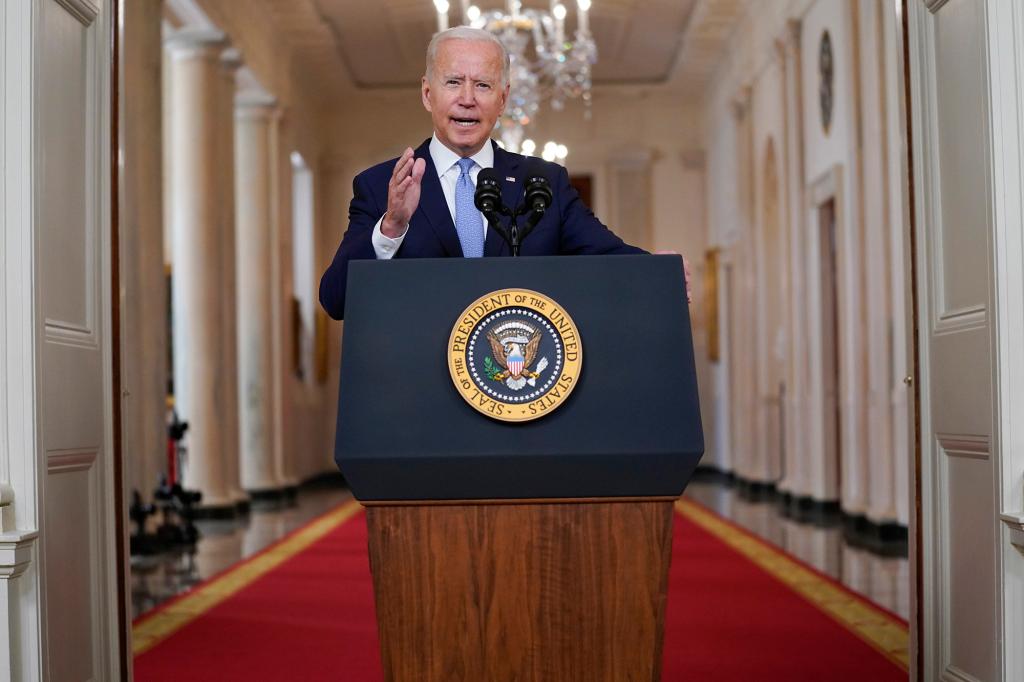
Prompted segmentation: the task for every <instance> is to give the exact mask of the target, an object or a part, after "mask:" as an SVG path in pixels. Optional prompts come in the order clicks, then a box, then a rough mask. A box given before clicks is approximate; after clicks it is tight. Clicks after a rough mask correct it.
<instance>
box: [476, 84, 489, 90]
mask: <svg viewBox="0 0 1024 682" xmlns="http://www.w3.org/2000/svg"><path fill="white" fill-rule="evenodd" d="M476 87H478V88H480V89H481V90H490V89H491V84H490V83H477V84H476Z"/></svg>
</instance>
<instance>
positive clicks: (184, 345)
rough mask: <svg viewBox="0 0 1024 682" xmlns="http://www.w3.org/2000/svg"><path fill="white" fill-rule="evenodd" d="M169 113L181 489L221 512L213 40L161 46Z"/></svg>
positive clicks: (217, 42)
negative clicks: (167, 64)
mask: <svg viewBox="0 0 1024 682" xmlns="http://www.w3.org/2000/svg"><path fill="white" fill-rule="evenodd" d="M167 46H168V48H169V49H170V50H171V59H172V63H171V79H172V93H173V103H172V107H173V113H172V116H171V131H170V136H169V137H170V150H169V151H170V154H171V159H170V167H171V177H170V183H169V184H170V196H169V197H168V198H169V200H170V202H171V207H170V215H171V221H172V225H171V229H172V231H173V237H172V242H173V252H174V258H173V262H174V270H173V273H172V279H171V282H172V285H171V295H172V300H173V303H172V305H173V315H174V339H173V343H174V359H173V360H174V395H175V403H176V406H177V409H178V413H179V414H180V415H181V417H182V418H183V419H185V420H187V421H188V422H189V431H188V434H187V437H186V443H187V446H188V459H187V463H186V465H185V467H184V483H185V485H186V486H187V487H188V488H191V489H196V490H199V491H201V492H202V494H203V501H202V506H203V507H209V508H214V509H218V510H220V509H223V510H227V509H228V508H233V506H234V499H233V498H232V495H231V487H230V485H229V483H228V478H227V463H226V459H227V458H226V456H225V451H224V438H223V433H224V423H223V415H224V410H223V404H224V400H225V398H226V389H225V380H226V373H225V371H224V366H223V361H224V352H223V348H222V344H223V343H224V333H225V325H224V319H223V308H222V306H223V300H222V290H223V278H222V275H221V269H222V267H223V259H222V256H221V238H222V237H221V229H220V228H221V215H222V214H221V210H222V208H221V204H222V202H223V200H224V197H223V196H222V192H221V189H222V183H221V182H220V180H219V176H220V174H221V173H222V172H223V169H224V166H225V165H227V160H221V159H219V158H218V157H219V153H220V152H221V151H222V144H221V142H220V140H219V137H220V136H221V135H222V134H223V126H222V125H220V122H219V120H218V111H219V109H220V97H221V89H222V85H223V76H222V75H221V67H220V56H221V53H222V52H223V50H224V48H225V46H226V41H225V40H224V37H223V35H222V34H220V33H219V32H214V31H204V30H189V31H182V32H179V33H176V34H174V35H172V36H171V37H169V38H168V40H167Z"/></svg>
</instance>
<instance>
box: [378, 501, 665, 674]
mask: <svg viewBox="0 0 1024 682" xmlns="http://www.w3.org/2000/svg"><path fill="white" fill-rule="evenodd" d="M367 523H368V525H369V537H370V566H371V569H372V571H373V584H374V591H375V595H376V604H377V622H378V628H379V631H380V640H381V657H382V659H383V664H384V675H385V679H387V680H389V681H394V682H404V681H406V680H408V681H413V680H415V681H416V682H434V681H436V682H456V681H459V680H465V681H467V682H501V681H504V680H509V681H511V680H517V681H526V680H538V681H545V682H547V681H550V682H570V681H572V680H580V681H581V682H582V681H586V682H594V681H596V680H607V681H608V682H622V681H625V680H658V679H659V677H660V674H661V652H662V640H663V631H664V621H665V603H666V596H667V592H668V567H669V559H670V556H671V551H672V501H671V500H661V499H658V500H655V501H652V499H651V498H647V499H643V500H620V501H613V502H609V501H604V500H601V501H597V500H588V501H583V502H580V501H572V500H567V501H564V502H557V503H550V502H547V501H544V502H540V501H538V502H537V503H534V502H529V503H515V502H511V501H510V502H494V503H479V502H476V503H445V504H438V503H429V502H427V503H414V504H410V503H403V504H395V505H389V504H382V505H374V506H368V507H367Z"/></svg>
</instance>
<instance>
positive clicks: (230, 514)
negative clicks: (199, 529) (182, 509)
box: [192, 503, 238, 521]
mask: <svg viewBox="0 0 1024 682" xmlns="http://www.w3.org/2000/svg"><path fill="white" fill-rule="evenodd" d="M237 517H238V505H236V504H233V503H232V504H218V505H214V506H206V507H195V508H194V509H193V510H192V518H193V519H194V520H196V521H231V520H232V519H235V518H237Z"/></svg>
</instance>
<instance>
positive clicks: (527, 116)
mask: <svg viewBox="0 0 1024 682" xmlns="http://www.w3.org/2000/svg"><path fill="white" fill-rule="evenodd" d="M460 1H461V5H462V22H463V23H464V24H466V25H469V26H472V27H474V28H482V29H484V30H486V31H489V32H490V33H493V34H494V35H495V36H497V38H498V39H499V40H501V42H502V44H504V45H505V49H507V50H508V52H509V56H510V58H511V74H510V75H511V82H512V89H511V92H510V93H509V100H508V105H507V106H506V107H505V113H504V114H503V115H502V117H501V120H500V121H499V122H498V134H499V135H500V136H501V142H502V146H504V147H505V148H506V149H508V150H510V151H513V152H518V151H520V150H522V151H524V152H525V153H532V150H531V151H527V150H526V149H524V148H523V141H524V137H525V132H526V128H527V126H529V125H531V124H532V123H533V122H534V120H535V119H536V117H537V112H538V110H539V109H540V104H541V102H542V101H545V100H547V101H548V102H549V103H550V105H551V108H552V109H554V110H556V111H561V110H562V109H563V108H564V107H565V102H566V101H567V100H569V99H582V100H583V103H584V105H585V106H586V114H585V115H586V116H588V117H589V115H590V102H591V86H592V83H591V69H592V68H593V66H594V64H595V63H596V62H597V45H596V44H595V43H594V39H593V37H592V36H591V35H590V26H589V16H588V15H589V12H590V4H591V0H576V6H577V10H578V11H577V15H576V34H575V38H574V40H572V41H568V40H566V30H565V29H566V26H565V20H566V17H567V15H568V10H567V9H566V7H565V5H563V4H561V3H560V2H558V0H551V9H550V10H538V9H530V8H528V9H523V7H522V1H521V0H506V7H505V10H481V9H480V8H479V7H477V6H475V5H470V4H469V0H460ZM434 5H435V7H436V8H437V21H438V29H439V30H442V31H443V30H445V29H446V28H448V9H449V5H448V0H434ZM527 146H529V145H527ZM562 148H563V149H564V146H563V147H562ZM562 158H564V156H563V157H562Z"/></svg>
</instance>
